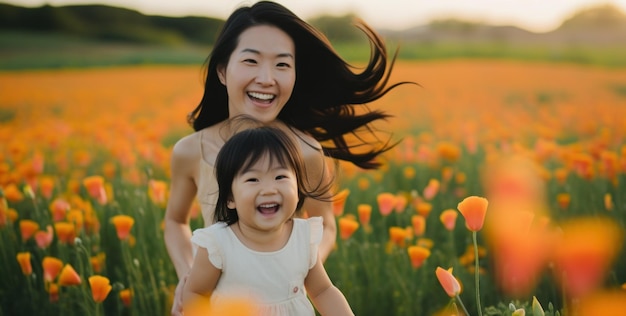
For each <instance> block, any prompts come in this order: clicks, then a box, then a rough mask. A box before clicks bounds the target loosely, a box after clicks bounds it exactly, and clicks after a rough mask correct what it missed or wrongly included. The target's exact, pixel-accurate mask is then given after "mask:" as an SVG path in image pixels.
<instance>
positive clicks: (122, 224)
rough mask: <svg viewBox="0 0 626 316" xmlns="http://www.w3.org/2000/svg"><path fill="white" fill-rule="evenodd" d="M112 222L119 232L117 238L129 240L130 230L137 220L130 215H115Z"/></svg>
mask: <svg viewBox="0 0 626 316" xmlns="http://www.w3.org/2000/svg"><path fill="white" fill-rule="evenodd" d="M111 222H112V223H113V225H115V229H116V230H117V238H119V239H120V240H127V239H128V237H129V236H130V229H131V228H133V224H135V219H134V218H132V217H130V216H128V215H115V216H113V217H112V218H111Z"/></svg>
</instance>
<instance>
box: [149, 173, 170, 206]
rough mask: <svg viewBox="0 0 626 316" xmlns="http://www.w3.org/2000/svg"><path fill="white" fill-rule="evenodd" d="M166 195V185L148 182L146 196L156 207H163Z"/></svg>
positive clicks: (162, 182)
mask: <svg viewBox="0 0 626 316" xmlns="http://www.w3.org/2000/svg"><path fill="white" fill-rule="evenodd" d="M166 194H167V183H165V181H158V180H153V179H151V180H150V181H149V182H148V196H149V197H150V199H151V200H152V202H153V203H154V204H156V205H165V203H167V200H166Z"/></svg>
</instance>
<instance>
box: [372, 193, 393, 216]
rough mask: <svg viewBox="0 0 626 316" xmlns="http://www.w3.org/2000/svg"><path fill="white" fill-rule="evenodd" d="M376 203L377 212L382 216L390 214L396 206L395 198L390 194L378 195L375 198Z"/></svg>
mask: <svg viewBox="0 0 626 316" xmlns="http://www.w3.org/2000/svg"><path fill="white" fill-rule="evenodd" d="M376 202H378V210H379V211H380V214H381V215H382V216H387V215H389V214H391V211H393V208H394V207H395V205H396V196H395V195H393V194H391V193H387V192H385V193H380V194H378V196H377V197H376Z"/></svg>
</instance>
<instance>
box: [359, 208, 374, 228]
mask: <svg viewBox="0 0 626 316" xmlns="http://www.w3.org/2000/svg"><path fill="white" fill-rule="evenodd" d="M356 211H357V213H358V214H359V222H361V225H363V226H367V225H369V223H370V218H371V217H372V206H371V205H369V204H359V205H358V206H357V208H356Z"/></svg>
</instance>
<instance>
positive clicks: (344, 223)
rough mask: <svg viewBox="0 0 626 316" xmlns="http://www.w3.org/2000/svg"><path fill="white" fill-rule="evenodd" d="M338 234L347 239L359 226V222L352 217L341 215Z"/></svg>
mask: <svg viewBox="0 0 626 316" xmlns="http://www.w3.org/2000/svg"><path fill="white" fill-rule="evenodd" d="M338 222H339V236H340V237H341V239H343V240H347V239H348V238H350V237H351V236H352V234H354V232H355V231H356V230H357V229H358V228H359V223H358V222H357V221H355V220H354V219H351V218H348V217H342V218H340V219H339V221H338Z"/></svg>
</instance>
